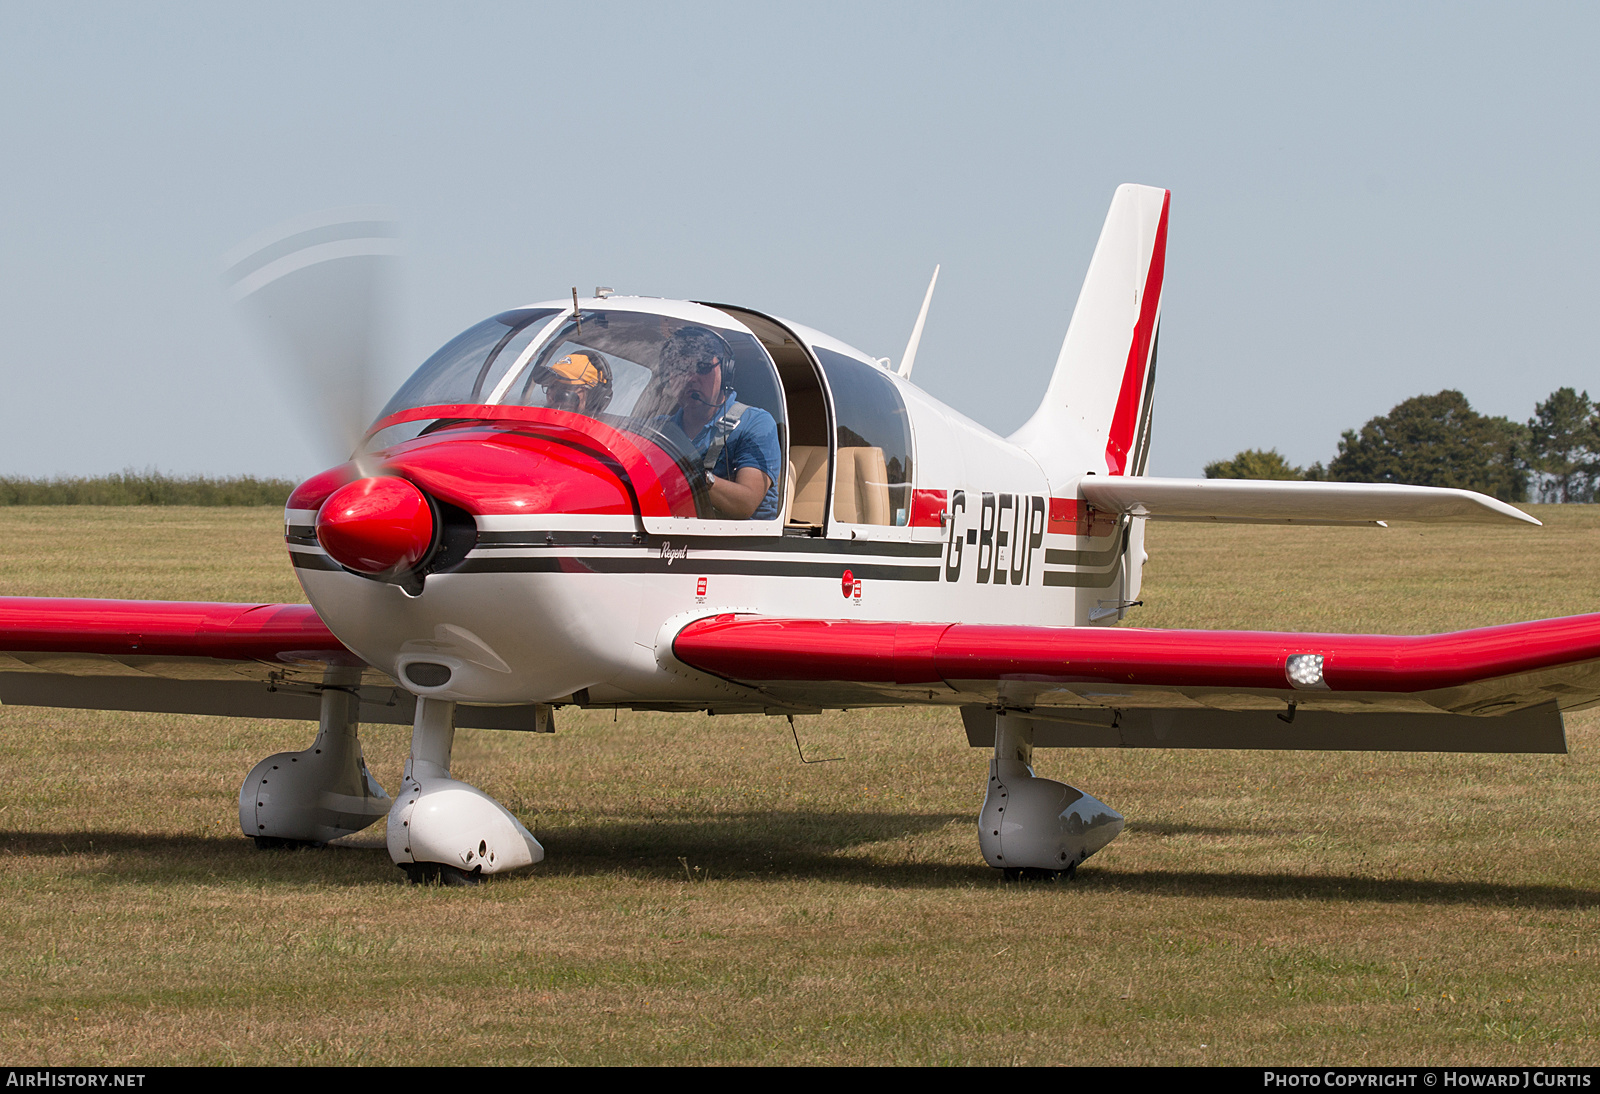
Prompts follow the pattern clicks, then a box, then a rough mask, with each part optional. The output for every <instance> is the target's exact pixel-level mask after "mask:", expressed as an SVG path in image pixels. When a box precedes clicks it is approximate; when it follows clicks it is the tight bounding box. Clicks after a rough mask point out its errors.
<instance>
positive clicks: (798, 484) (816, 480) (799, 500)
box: [784, 444, 828, 528]
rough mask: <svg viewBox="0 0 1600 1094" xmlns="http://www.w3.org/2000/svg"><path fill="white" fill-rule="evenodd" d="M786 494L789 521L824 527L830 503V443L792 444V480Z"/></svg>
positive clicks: (785, 505) (790, 479) (785, 506)
mask: <svg viewBox="0 0 1600 1094" xmlns="http://www.w3.org/2000/svg"><path fill="white" fill-rule="evenodd" d="M784 493H785V494H786V495H787V497H786V500H785V502H784V512H785V513H787V514H788V516H787V518H786V521H785V522H786V523H788V524H809V525H814V526H816V527H818V528H820V527H822V517H823V513H824V511H825V510H826V507H827V502H828V447H827V445H802V444H795V445H790V446H789V480H788V488H787V489H786V490H785V491H784Z"/></svg>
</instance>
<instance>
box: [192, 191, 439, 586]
mask: <svg viewBox="0 0 1600 1094" xmlns="http://www.w3.org/2000/svg"><path fill="white" fill-rule="evenodd" d="M399 253H400V243H399V238H398V232H397V228H396V224H395V218H394V214H393V212H392V210H389V209H384V208H376V207H352V208H343V209H333V210H328V211H326V212H322V213H313V214H311V215H309V216H304V217H298V218H296V219H294V220H291V221H287V222H286V223H284V224H280V225H278V226H277V227H276V228H272V229H269V230H267V231H266V232H263V233H261V234H260V235H258V236H256V237H254V238H252V239H249V240H247V241H245V242H244V243H242V244H240V245H239V246H238V247H236V248H234V249H233V250H232V251H231V252H229V254H228V255H227V256H226V258H225V259H224V260H223V261H224V265H225V267H226V271H225V274H224V278H225V280H226V281H227V282H228V285H229V290H230V294H231V295H232V297H233V300H234V302H235V303H236V304H237V305H238V307H239V309H240V311H241V312H242V313H243V314H244V315H245V316H246V318H247V321H248V322H249V323H250V324H251V325H252V326H254V327H255V328H256V329H257V330H259V331H260V332H261V333H262V335H263V336H264V338H265V340H266V342H267V343H268V345H269V346H270V347H271V348H272V350H273V356H274V358H275V360H276V362H277V364H278V365H279V369H280V377H281V378H282V379H284V380H285V381H286V382H287V384H288V386H289V388H290V390H291V392H292V393H293V394H294V395H295V396H296V397H297V398H296V399H295V402H296V404H297V405H304V406H308V407H310V408H312V411H313V413H315V414H316V415H317V416H318V417H319V418H320V419H321V421H320V422H319V423H318V425H319V426H320V428H318V429H317V430H316V433H317V436H318V437H319V438H320V439H321V440H322V443H323V446H324V448H325V452H324V455H325V457H326V458H327V459H328V461H329V462H335V463H344V462H346V461H353V463H354V465H355V466H354V469H353V470H354V475H353V478H354V481H352V482H349V483H348V484H346V485H344V486H342V487H341V488H340V489H339V490H337V491H335V492H334V493H333V494H332V495H331V496H330V497H329V498H328V499H327V501H326V502H324V503H323V505H322V506H321V509H320V510H319V512H318V514H317V538H318V539H319V540H320V541H321V543H322V546H323V548H324V549H325V550H327V552H328V553H329V554H330V555H332V556H333V557H334V558H335V559H337V560H338V561H339V562H340V563H341V564H343V565H345V566H347V567H348V568H350V569H352V570H356V571H357V572H360V573H364V574H368V575H371V576H374V577H388V576H393V575H398V574H402V573H404V572H407V571H410V570H411V569H413V568H414V567H416V566H417V565H418V564H419V563H421V562H422V561H423V560H424V559H425V558H426V557H427V556H428V554H429V553H430V552H431V551H432V550H433V549H434V546H435V542H436V540H437V536H436V534H435V526H436V524H437V521H436V520H435V517H434V513H433V506H432V505H431V504H430V503H429V501H428V499H427V497H426V496H425V495H423V494H422V492H421V491H419V490H418V489H417V488H416V487H415V486H413V485H412V484H411V483H409V482H407V481H406V480H404V479H400V478H395V477H393V476H389V475H384V474H382V472H381V471H380V469H379V468H378V467H377V466H376V465H375V464H374V462H373V461H372V459H371V458H370V456H368V454H367V453H365V452H364V451H363V450H362V444H361V442H362V440H363V438H364V437H365V435H366V431H367V427H368V425H369V424H370V423H371V421H372V416H373V414H374V412H375V411H376V409H377V407H376V401H377V398H378V397H379V396H381V394H383V387H382V384H381V381H382V378H383V377H384V376H385V375H386V372H387V370H385V369H384V368H383V367H382V366H383V356H384V354H383V349H384V348H385V346H384V341H385V339H384V337H383V333H384V331H385V330H387V329H388V326H387V320H388V319H389V318H390V316H391V315H392V313H393V303H392V302H393V300H394V297H395V294H396V282H397V280H398V273H399V270H398V267H399Z"/></svg>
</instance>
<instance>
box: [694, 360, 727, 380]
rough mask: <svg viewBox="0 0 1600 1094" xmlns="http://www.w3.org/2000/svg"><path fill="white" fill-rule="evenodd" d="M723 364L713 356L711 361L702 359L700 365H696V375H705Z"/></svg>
mask: <svg viewBox="0 0 1600 1094" xmlns="http://www.w3.org/2000/svg"><path fill="white" fill-rule="evenodd" d="M721 364H722V362H721V361H719V360H717V359H716V358H715V357H713V358H712V359H711V360H709V361H701V362H700V363H699V364H698V365H696V366H694V372H695V375H696V376H704V375H706V374H707V373H709V372H710V371H711V370H712V369H714V368H717V367H718V366H719V365H721Z"/></svg>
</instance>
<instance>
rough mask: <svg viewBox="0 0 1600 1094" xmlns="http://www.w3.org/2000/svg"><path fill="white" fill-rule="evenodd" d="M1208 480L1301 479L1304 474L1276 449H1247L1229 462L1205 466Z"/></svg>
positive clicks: (1220, 461) (1221, 461) (1218, 462)
mask: <svg viewBox="0 0 1600 1094" xmlns="http://www.w3.org/2000/svg"><path fill="white" fill-rule="evenodd" d="M1205 471H1206V478H1208V479H1303V478H1305V477H1306V476H1305V472H1304V471H1302V470H1301V469H1300V468H1298V467H1295V466H1294V465H1293V464H1291V463H1290V462H1289V461H1288V460H1286V459H1284V458H1283V456H1282V454H1281V453H1279V452H1278V450H1277V449H1276V448H1269V449H1267V450H1266V451H1265V452H1263V451H1261V450H1260V449H1259V448H1247V449H1245V450H1244V451H1243V452H1241V453H1239V454H1238V455H1237V456H1235V457H1234V458H1233V459H1231V460H1218V461H1217V462H1215V463H1208V464H1206V468H1205Z"/></svg>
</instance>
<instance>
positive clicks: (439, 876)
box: [398, 862, 483, 889]
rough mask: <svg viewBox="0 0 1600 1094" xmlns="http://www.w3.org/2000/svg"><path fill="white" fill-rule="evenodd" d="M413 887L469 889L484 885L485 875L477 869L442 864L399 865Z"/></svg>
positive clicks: (417, 863)
mask: <svg viewBox="0 0 1600 1094" xmlns="http://www.w3.org/2000/svg"><path fill="white" fill-rule="evenodd" d="M398 865H399V866H400V869H402V870H404V871H405V873H406V880H407V881H409V882H410V883H411V884H413V885H440V886H443V887H444V888H447V889H469V888H471V887H472V886H474V885H482V884H483V873H482V871H481V870H478V869H476V868H474V869H472V870H462V869H459V868H457V867H455V866H448V865H446V864H444V863H442V862H402V863H399V864H398Z"/></svg>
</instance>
